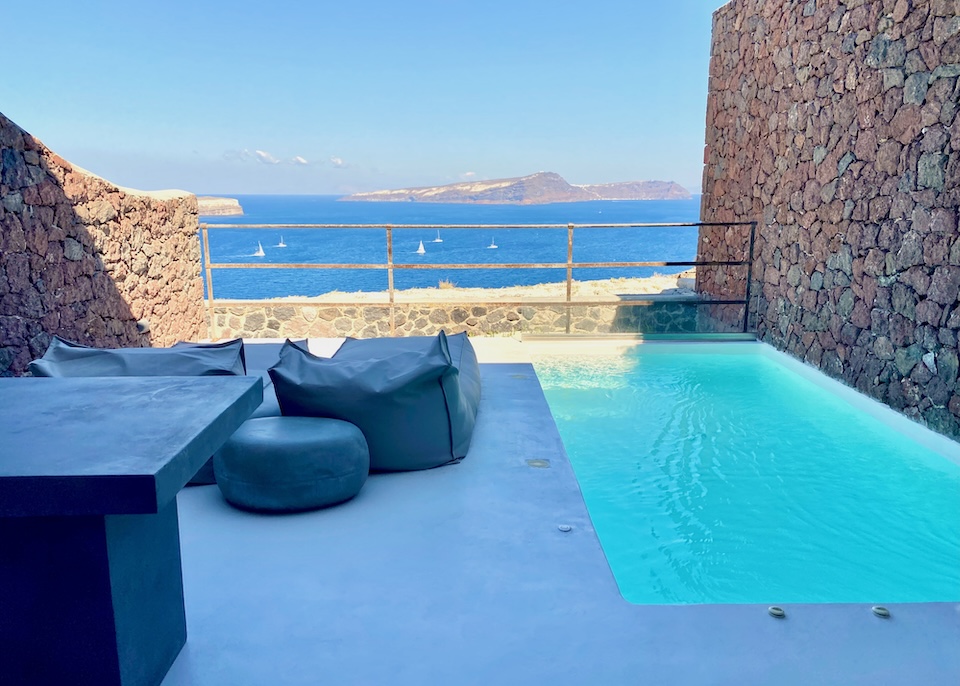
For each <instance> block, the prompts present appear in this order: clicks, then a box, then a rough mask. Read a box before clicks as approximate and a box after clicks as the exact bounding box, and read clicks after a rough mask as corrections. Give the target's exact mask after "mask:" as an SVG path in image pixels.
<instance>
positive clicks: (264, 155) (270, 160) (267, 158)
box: [253, 150, 280, 164]
mask: <svg viewBox="0 0 960 686" xmlns="http://www.w3.org/2000/svg"><path fill="white" fill-rule="evenodd" d="M253 153H254V154H255V155H256V156H257V160H258V161H260V162H263V163H264V164H279V163H280V160H278V159H277V158H276V157H274V156H273V155H271V154H270V153H268V152H266V151H264V150H254V151H253Z"/></svg>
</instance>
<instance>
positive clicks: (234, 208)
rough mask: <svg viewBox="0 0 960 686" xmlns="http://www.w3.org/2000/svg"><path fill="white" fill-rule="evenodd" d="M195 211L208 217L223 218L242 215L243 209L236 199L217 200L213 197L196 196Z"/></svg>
mask: <svg viewBox="0 0 960 686" xmlns="http://www.w3.org/2000/svg"><path fill="white" fill-rule="evenodd" d="M197 210H198V211H199V213H200V215H201V216H203V215H207V216H208V217H225V216H231V215H239V214H243V207H241V206H240V201H239V200H237V199H236V198H218V197H216V196H213V195H198V196H197Z"/></svg>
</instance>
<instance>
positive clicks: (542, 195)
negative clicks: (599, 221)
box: [340, 172, 691, 205]
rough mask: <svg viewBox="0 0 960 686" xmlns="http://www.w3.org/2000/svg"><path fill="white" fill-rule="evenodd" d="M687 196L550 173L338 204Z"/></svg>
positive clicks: (642, 184)
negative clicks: (585, 182)
mask: <svg viewBox="0 0 960 686" xmlns="http://www.w3.org/2000/svg"><path fill="white" fill-rule="evenodd" d="M690 197H691V195H690V192H689V191H688V190H687V189H686V188H684V187H683V186H681V185H680V184H678V183H674V182H673V181H627V182H624V183H604V184H594V185H583V186H578V185H574V184H570V183H567V181H566V180H565V179H564V178H563V177H562V176H560V175H559V174H556V173H554V172H537V173H536V174H531V175H529V176H521V177H518V178H514V179H495V180H493V181H467V182H463V183H452V184H449V185H446V186H433V187H430V188H401V189H399V190H386V191H369V192H366V193H354V194H353V195H346V196H344V197H342V198H340V200H346V201H363V202H413V201H416V202H446V203H473V204H487V205H545V204H547V203H554V202H586V201H590V200H686V199H689V198H690Z"/></svg>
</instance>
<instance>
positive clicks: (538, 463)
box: [527, 460, 550, 469]
mask: <svg viewBox="0 0 960 686" xmlns="http://www.w3.org/2000/svg"><path fill="white" fill-rule="evenodd" d="M527 466H528V467H535V468H537V469H550V460H527Z"/></svg>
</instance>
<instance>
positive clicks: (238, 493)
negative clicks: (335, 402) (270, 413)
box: [213, 417, 370, 512]
mask: <svg viewBox="0 0 960 686" xmlns="http://www.w3.org/2000/svg"><path fill="white" fill-rule="evenodd" d="M213 468H214V471H215V472H216V476H217V485H218V486H219V487H220V491H221V492H222V493H223V497H224V498H226V499H227V501H228V502H229V503H231V504H232V505H236V506H237V507H240V508H243V509H246V510H258V511H266V512H295V511H297V510H313V509H316V508H319V507H326V506H327V505H334V504H336V503H341V502H343V501H344V500H349V499H350V498H352V497H353V496H355V495H356V494H357V493H359V492H360V488H361V487H362V486H363V484H364V482H365V481H366V480H367V472H369V471H370V454H369V452H368V451H367V441H366V440H365V439H364V437H363V433H361V431H360V429H358V428H357V427H356V426H354V425H353V424H351V423H349V422H344V421H341V420H339V419H322V418H316V417H258V418H256V419H248V420H247V421H245V422H244V423H243V424H242V425H241V426H240V428H239V429H237V431H236V432H235V433H234V434H233V435H232V436H231V437H230V438H229V439H228V440H227V442H226V443H224V444H223V447H222V448H220V450H219V451H218V452H217V454H216V455H214V457H213Z"/></svg>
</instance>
